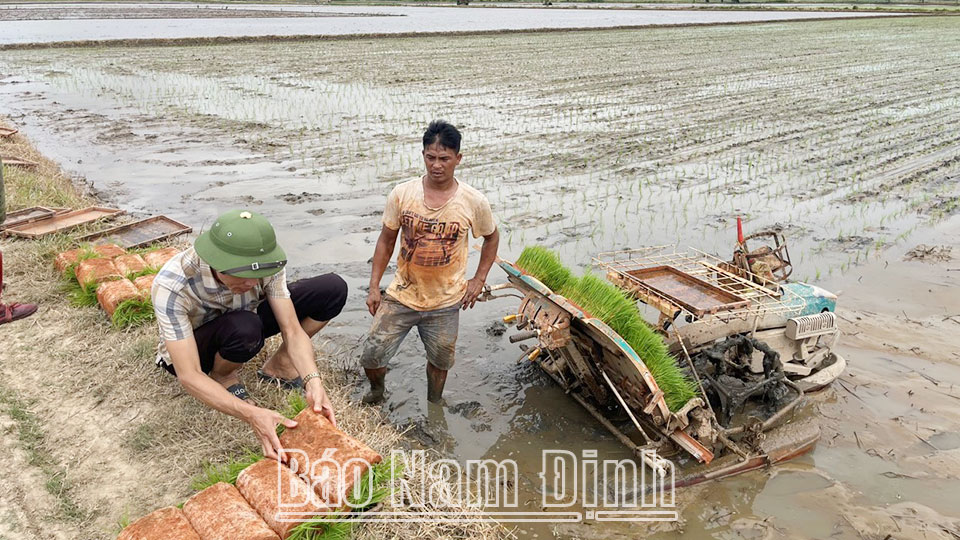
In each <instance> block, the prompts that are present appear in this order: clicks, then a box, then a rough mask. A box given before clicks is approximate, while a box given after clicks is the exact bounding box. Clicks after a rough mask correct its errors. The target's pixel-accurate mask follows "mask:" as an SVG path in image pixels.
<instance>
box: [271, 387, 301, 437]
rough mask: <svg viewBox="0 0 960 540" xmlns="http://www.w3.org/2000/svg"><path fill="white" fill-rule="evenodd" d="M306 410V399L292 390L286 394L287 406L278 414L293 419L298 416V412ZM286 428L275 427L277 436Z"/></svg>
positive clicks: (282, 426)
mask: <svg viewBox="0 0 960 540" xmlns="http://www.w3.org/2000/svg"><path fill="white" fill-rule="evenodd" d="M306 408H307V398H306V397H305V396H304V395H303V394H302V393H300V391H299V390H293V391H291V392H290V393H288V394H287V406H286V407H284V409H283V410H282V411H280V414H282V415H284V416H286V417H287V418H293V417H294V416H296V415H298V414H300V411H302V410H304V409H306ZM284 429H286V427H285V426H284V425H283V424H278V425H277V435H278V436H279V435H280V434H281V433H283V431H284Z"/></svg>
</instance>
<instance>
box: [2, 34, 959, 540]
mask: <svg viewBox="0 0 960 540" xmlns="http://www.w3.org/2000/svg"><path fill="white" fill-rule="evenodd" d="M951 25H952V21H946V20H942V19H923V20H906V19H901V20H891V21H850V22H818V23H807V24H805V25H803V26H802V27H801V26H797V25H768V26H762V27H759V26H758V27H750V28H736V29H734V28H701V29H683V30H669V31H668V30H650V31H639V32H637V31H634V32H625V31H624V32H603V33H589V32H584V33H577V34H564V35H559V34H555V35H549V34H543V35H540V34H530V35H522V36H509V35H504V36H497V37H469V38H458V41H457V43H458V50H455V51H449V52H448V53H447V54H444V55H440V56H439V57H438V56H437V55H436V54H435V51H436V50H437V49H438V48H439V47H441V45H442V44H443V42H444V41H443V39H439V38H427V39H416V40H410V39H377V40H364V41H362V43H324V44H283V45H276V46H265V45H256V46H254V45H247V46H231V47H208V48H204V49H203V50H202V51H200V50H198V49H196V48H189V47H183V48H164V49H124V53H125V55H124V56H125V59H124V61H123V62H118V61H117V60H116V52H115V51H109V50H97V49H78V50H72V51H44V52H42V53H37V52H36V51H30V52H29V53H28V52H11V53H9V54H6V53H5V54H4V56H3V57H2V58H0V73H2V78H0V96H2V99H0V114H5V115H8V116H10V117H12V118H13V119H14V121H15V123H17V124H18V125H20V127H21V128H22V130H23V131H24V132H25V133H26V134H28V135H29V136H30V137H31V138H33V139H34V140H36V141H37V143H38V145H39V146H40V147H41V149H42V150H44V151H45V152H46V153H48V154H49V155H51V156H53V157H55V158H56V159H57V160H58V161H60V162H61V163H62V164H63V165H64V166H65V167H66V168H67V169H68V170H71V171H73V172H74V173H76V174H77V175H78V176H82V177H85V178H86V180H87V181H89V182H92V183H93V185H94V186H95V187H96V188H97V189H99V190H100V192H101V193H102V194H104V196H105V197H106V198H107V200H108V201H109V202H111V203H114V204H117V205H120V206H123V207H124V208H128V209H130V210H132V211H134V212H140V213H165V214H168V215H170V216H171V217H174V218H176V219H179V220H182V221H184V222H186V223H188V224H191V225H192V226H194V228H195V229H197V230H199V229H201V228H202V227H204V226H205V225H209V223H210V221H211V220H212V218H213V217H215V216H216V215H217V214H218V213H219V212H221V211H223V210H224V209H226V208H229V207H233V206H240V205H254V207H255V208H256V209H257V211H260V212H262V213H264V214H266V215H268V216H269V217H270V218H271V220H272V221H273V222H274V224H275V225H276V226H277V228H278V230H279V232H280V236H281V239H282V242H283V244H284V246H285V248H286V249H287V252H288V254H289V255H290V258H291V267H290V272H291V274H292V276H293V277H294V278H296V277H303V276H308V275H312V274H316V273H320V272H326V271H336V272H338V273H340V274H342V275H343V276H344V277H345V279H347V281H348V283H349V285H350V287H351V293H350V297H349V299H348V303H347V307H346V310H345V312H344V313H343V314H342V315H341V316H340V317H338V319H336V320H335V321H334V322H333V323H331V325H330V328H329V329H328V330H329V337H330V338H331V339H332V340H335V341H336V342H337V343H339V344H341V346H342V347H344V348H345V349H346V350H348V351H351V352H350V353H349V354H352V355H353V356H352V358H354V359H355V356H356V352H357V351H356V347H358V345H359V343H360V342H361V340H362V339H363V335H364V333H365V332H366V330H367V328H368V327H369V322H370V318H369V315H368V314H367V312H366V308H365V306H364V304H363V301H364V298H365V296H366V293H365V286H366V282H367V279H368V275H369V274H368V272H369V259H370V257H371V255H372V253H373V244H374V242H375V240H376V234H377V231H378V230H379V215H380V212H381V211H382V207H383V203H384V199H385V197H386V194H387V193H388V192H389V189H390V188H391V187H392V186H393V185H394V184H395V183H396V182H398V181H400V180H403V179H407V178H410V177H413V176H415V175H417V174H419V173H420V169H421V165H420V162H419V154H418V151H419V148H418V145H419V134H420V132H421V131H422V129H423V125H424V123H425V122H426V121H427V120H428V119H431V118H434V117H439V116H443V117H447V118H449V119H450V120H452V121H454V122H455V123H457V124H458V125H460V126H461V128H462V129H463V130H464V134H465V140H464V153H465V159H464V163H463V165H462V166H461V168H460V169H459V175H460V178H461V179H462V180H464V181H466V182H468V183H470V184H471V185H473V186H475V187H477V188H478V189H481V191H483V192H484V193H486V194H487V195H488V197H489V198H490V200H491V202H492V204H493V207H494V210H495V213H496V215H497V217H498V222H499V226H500V229H501V233H502V241H501V256H503V257H505V258H508V259H512V258H514V257H516V256H517V255H518V254H519V252H520V250H521V249H522V248H523V246H524V245H527V244H531V243H542V244H545V245H548V246H550V247H553V248H555V249H557V250H558V251H559V252H560V253H561V255H562V257H563V258H564V259H565V260H567V261H569V262H570V263H571V266H581V267H585V266H588V265H589V260H590V259H589V258H590V256H592V255H593V254H595V253H597V252H600V251H607V250H614V249H623V248H628V247H637V246H640V245H649V244H670V243H676V242H678V241H679V242H680V243H681V244H683V245H686V244H689V245H694V246H696V247H699V248H702V249H705V250H708V251H715V252H717V253H719V254H721V255H723V256H726V255H727V254H728V252H729V249H730V246H731V245H732V241H733V238H735V230H734V228H733V227H734V225H733V223H734V219H735V217H736V215H738V214H739V215H743V216H745V218H746V226H747V232H748V233H749V232H754V231H756V230H759V229H760V228H762V227H764V226H773V225H777V224H779V225H781V226H785V227H787V228H788V230H789V231H790V232H789V234H790V241H791V253H792V255H793V258H794V264H795V266H796V273H795V276H796V277H798V278H800V279H805V280H808V281H811V282H815V283H817V284H819V285H822V286H825V287H826V288H828V289H831V290H834V291H839V290H842V291H843V294H842V295H841V300H840V305H841V308H842V309H841V311H840V315H841V317H842V320H843V321H844V322H843V328H844V331H845V332H846V333H847V335H846V336H845V337H844V338H843V346H842V348H841V353H842V354H844V355H845V356H847V360H848V362H849V369H848V372H847V374H845V375H844V377H843V379H842V380H841V381H840V382H839V383H838V384H836V385H834V386H833V387H832V388H830V389H828V390H826V391H824V392H822V393H820V394H818V395H816V396H811V397H810V400H809V405H808V406H807V407H806V408H805V409H804V410H803V412H802V414H803V415H807V416H816V417H822V428H823V430H824V431H823V437H822V440H821V443H820V445H819V446H818V448H817V449H816V450H815V451H814V452H813V453H812V454H810V455H808V456H806V457H803V458H801V459H799V460H796V461H794V462H792V463H791V464H789V465H786V466H784V467H781V468H778V469H777V470H774V471H760V472H755V473H750V474H747V475H744V476H741V477H738V478H734V479H730V480H726V481H724V482H719V483H715V484H711V485H708V486H704V487H700V488H694V489H692V490H689V491H685V492H684V493H683V494H682V495H681V498H680V504H681V514H682V515H683V517H684V523H683V524H682V526H680V527H678V526H676V525H669V524H660V525H657V526H655V527H649V528H647V527H643V528H642V531H643V532H644V533H649V534H654V533H657V534H660V535H662V536H660V537H662V538H674V537H690V538H705V537H713V538H737V537H747V538H808V537H837V538H873V537H876V538H884V537H885V535H887V534H890V535H891V536H892V537H893V538H912V537H918V538H919V537H923V535H927V536H926V537H928V538H938V537H943V538H949V537H950V536H949V535H950V534H951V532H950V531H954V534H956V532H955V531H957V523H956V522H957V519H958V518H960V515H958V514H957V511H956V509H957V508H960V505H958V504H957V502H958V501H956V500H955V496H956V494H957V493H960V489H958V488H960V481H958V475H960V466H958V464H960V460H958V454H957V452H958V451H960V450H958V449H957V448H956V443H957V442H958V441H957V440H956V438H955V437H952V433H953V432H956V431H957V426H958V415H960V407H958V404H957V399H960V398H958V397H957V396H960V391H958V390H957V389H956V388H954V385H960V370H958V366H960V358H958V357H957V353H956V351H957V349H958V347H957V340H956V335H957V334H956V332H955V329H954V325H956V324H960V323H957V322H956V320H957V319H955V318H953V317H954V316H960V312H957V311H956V309H955V308H956V306H958V305H960V298H957V297H956V294H957V293H956V291H958V290H960V288H958V287H957V285H958V283H957V280H958V279H960V275H958V274H960V273H958V272H952V271H950V269H951V268H953V267H955V266H957V265H956V263H955V262H949V261H936V260H931V261H924V262H919V261H904V260H902V259H903V257H904V255H905V254H906V252H907V251H909V250H910V249H911V248H913V247H914V246H915V245H917V244H920V243H924V244H927V245H947V246H956V245H957V242H956V238H957V236H956V233H957V232H958V231H960V224H958V222H957V219H958V218H957V217H956V208H957V206H956V205H955V204H954V205H952V206H951V204H949V201H956V200H958V197H960V193H958V191H957V189H958V182H957V174H958V163H957V161H956V159H955V158H956V156H957V152H958V150H957V148H958V146H957V145H958V144H960V140H958V139H957V135H956V133H955V129H953V127H954V126H955V125H956V123H957V121H958V120H960V108H958V107H956V104H957V100H958V99H960V76H958V75H960V43H957V42H956V41H955V40H953V41H951V40H948V39H944V35H949V33H948V32H949V31H950V29H951V28H953V27H952V26H951ZM945 32H946V33H945ZM704 43H709V44H710V45H709V47H704V46H702V45H701V44H704ZM358 45H362V46H358ZM930 50H937V51H938V54H937V55H930V53H929V51H930ZM251 58H255V59H257V60H258V61H257V62H252V63H251V62H250V59H251ZM930 88H937V92H935V93H932V92H930ZM851 196H854V197H855V199H851V198H850V197H851ZM937 200H945V201H948V203H947V204H936V205H934V204H933V202H934V201H937ZM954 252H957V250H956V249H954ZM476 259H477V254H476V253H473V254H472V255H471V264H473V265H475V264H476ZM951 264H952V265H953V266H950V265H951ZM388 279H389V276H388V277H387V278H385V279H384V283H383V285H386V284H387V280H388ZM501 279H502V275H501V274H499V270H497V269H494V270H493V271H492V272H491V278H490V281H492V282H499V281H500V280H501ZM515 307H516V304H515V302H514V301H513V300H500V301H497V302H492V303H489V304H485V305H482V306H479V307H478V308H476V309H474V310H472V311H469V312H466V313H465V314H463V317H462V323H461V334H460V339H459V341H458V349H457V351H458V360H457V366H456V367H455V368H454V370H453V371H452V372H451V374H450V379H449V381H448V383H447V384H448V386H447V388H448V390H447V404H446V406H444V407H435V406H428V404H427V402H426V399H425V398H426V396H425V392H426V390H425V381H424V374H423V361H422V358H423V354H424V352H423V347H422V344H421V343H420V341H419V339H417V337H416V336H415V335H414V334H411V335H410V336H409V337H408V339H407V340H406V341H405V343H404V345H403V346H402V347H401V349H400V352H399V354H398V356H397V358H396V360H394V362H393V365H392V369H391V372H390V374H389V375H388V379H387V384H388V390H389V397H388V401H387V403H386V404H385V405H384V411H385V414H386V416H387V418H388V419H389V421H390V422H392V423H394V424H396V425H398V426H409V427H410V428H411V430H412V431H411V434H412V435H414V436H415V438H416V439H417V440H419V441H420V444H422V445H424V446H428V447H430V448H433V449H436V450H437V451H439V452H441V453H443V454H445V455H450V456H453V457H456V458H459V459H475V458H487V457H489V458H502V457H511V458H514V459H516V460H517V461H518V463H519V464H520V465H521V470H522V474H523V478H522V482H521V493H522V497H523V500H524V502H525V503H528V504H529V505H530V506H534V507H535V505H536V504H537V501H538V499H539V493H538V492H537V489H538V488H537V485H538V482H537V479H536V476H535V474H536V472H538V471H539V470H540V468H541V463H540V451H541V450H542V449H545V448H571V447H572V448H575V449H579V448H581V447H584V446H586V445H587V444H589V447H590V448H594V449H596V450H598V452H599V454H600V455H601V456H604V457H605V458H608V459H619V458H627V457H629V454H628V453H627V452H626V451H625V449H624V448H622V447H621V446H619V445H618V444H617V443H616V442H615V441H614V440H612V439H611V437H610V436H609V435H608V434H607V433H606V432H605V431H604V430H603V429H602V427H601V426H599V425H597V423H596V422H595V421H594V420H593V419H592V418H591V417H590V416H589V415H587V413H586V412H584V411H583V410H581V409H580V408H579V407H578V406H577V405H576V403H574V402H572V401H571V400H570V399H569V397H568V396H565V395H564V394H563V392H561V391H560V390H558V389H557V388H556V386H555V385H554V384H553V383H552V381H550V380H549V379H548V378H547V377H545V376H544V375H543V374H542V373H540V372H539V371H538V370H537V369H536V368H534V367H532V366H530V365H520V366H517V365H516V364H515V362H514V361H515V359H516V357H517V356H518V355H519V350H518V349H517V348H516V346H515V345H511V344H509V343H508V342H507V337H508V336H507V334H501V333H500V332H499V328H498V327H497V326H496V325H495V324H492V323H493V322H494V321H496V320H497V319H498V318H499V317H500V316H502V315H504V314H506V313H509V312H511V311H512V310H513V309H515ZM951 310H953V311H951ZM351 348H352V349H351ZM357 371H358V377H359V369H358V370H357ZM361 392H362V391H361V390H358V396H359V393H361ZM358 396H357V397H358ZM944 494H946V495H944ZM639 527H641V526H638V525H636V524H635V525H632V526H630V527H627V526H618V525H610V524H600V523H595V522H590V523H589V524H584V525H562V524H553V525H539V526H527V527H523V528H522V529H521V531H520V533H521V534H522V535H525V536H527V537H532V536H533V535H539V537H548V536H551V535H556V536H559V537H563V538H617V537H623V538H632V537H636V536H637V535H638V530H641V529H640V528H639Z"/></svg>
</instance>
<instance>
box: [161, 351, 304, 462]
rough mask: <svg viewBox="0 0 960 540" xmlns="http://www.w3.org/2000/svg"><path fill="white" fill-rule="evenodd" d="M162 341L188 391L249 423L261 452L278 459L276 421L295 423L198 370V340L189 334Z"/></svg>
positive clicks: (223, 411)
mask: <svg viewBox="0 0 960 540" xmlns="http://www.w3.org/2000/svg"><path fill="white" fill-rule="evenodd" d="M164 343H165V344H166V346H167V352H169V353H170V360H171V361H172V362H173V368H174V369H175V370H176V372H177V379H178V380H179V381H180V384H182V385H183V388H184V389H185V390H186V391H187V393H188V394H190V395H191V396H193V397H195V398H197V399H199V400H200V401H202V402H203V403H205V404H207V405H208V406H210V407H212V408H214V409H216V410H218V411H220V412H222V413H225V414H229V415H230V416H233V417H235V418H239V419H240V420H243V421H244V422H246V423H248V424H250V427H252V428H253V431H254V433H256V435H257V438H258V439H260V445H261V446H262V447H263V455H264V456H266V457H268V458H273V459H279V451H280V450H281V446H280V439H279V438H277V424H281V423H282V424H283V425H284V426H286V427H288V428H294V427H296V426H297V423H296V422H294V421H293V420H290V419H289V418H284V417H283V415H281V414H278V413H276V412H274V411H271V410H269V409H263V408H260V407H257V406H256V405H253V404H251V403H247V402H246V401H243V400H242V399H240V398H238V397H237V396H234V395H233V394H231V393H230V392H227V390H226V389H225V388H224V387H223V386H221V385H220V383H218V382H217V381H215V380H213V379H211V378H210V377H209V376H208V375H207V374H205V373H204V372H203V371H201V370H200V355H199V354H198V353H197V342H196V340H195V339H194V337H193V336H192V335H191V336H189V337H187V338H185V339H180V340H176V341H173V340H165V341H164Z"/></svg>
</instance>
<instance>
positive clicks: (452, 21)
mask: <svg viewBox="0 0 960 540" xmlns="http://www.w3.org/2000/svg"><path fill="white" fill-rule="evenodd" d="M98 5H100V4H83V5H81V6H71V4H58V5H57V6H46V7H45V9H55V10H65V11H69V10H70V9H71V8H72V7H82V8H83V9H84V10H87V11H90V12H93V11H95V8H96V7H97V6H98ZM102 6H103V7H105V8H107V7H110V9H109V12H107V11H105V13H104V15H103V17H102V18H95V15H93V14H91V15H89V16H87V17H85V18H84V19H83V20H23V21H14V22H3V23H0V24H2V25H3V26H2V29H3V31H2V32H0V44H3V43H43V42H53V41H84V40H103V39H143V38H171V39H173V38H189V37H217V36H224V37H225V36H294V35H312V36H317V35H345V34H398V33H410V32H465V31H483V30H521V29H532V28H604V27H611V26H646V25H663V24H705V23H733V22H747V21H781V20H795V19H800V20H805V19H818V18H824V17H857V16H863V15H858V14H855V13H799V12H794V13H772V12H764V11H737V12H730V13H726V12H704V11H660V12H657V11H639V10H634V9H631V10H623V9H621V10H614V9H609V10H580V11H572V10H556V9H511V8H497V9H484V8H456V9H451V8H444V7H391V6H376V7H364V6H345V7H331V6H284V8H283V9H284V10H286V11H295V12H310V13H315V14H317V15H318V16H320V15H325V16H327V17H325V18H316V19H310V18H302V17H296V18H283V17H277V16H276V15H275V14H274V13H272V11H273V10H275V6H256V5H250V6H248V5H244V6H243V9H244V10H256V9H261V10H264V11H271V13H270V15H269V18H268V17H264V18H262V19H258V18H254V17H244V18H236V17H230V18H226V17H225V18H212V17H210V16H209V15H206V14H205V15H204V17H203V18H202V19H191V18H188V16H189V15H187V16H184V14H182V13H177V14H173V11H171V13H172V14H171V16H170V18H167V19H162V20H152V19H157V18H158V15H157V14H156V13H155V12H156V11H157V10H159V9H163V6H162V5H156V4H143V5H138V4H129V5H126V4H125V5H123V8H125V9H129V10H130V14H129V16H123V15H122V13H121V12H122V10H121V9H117V8H116V5H111V4H103V5H102ZM145 6H146V7H150V8H152V9H153V12H151V13H150V15H149V18H146V17H144V18H138V17H137V14H136V13H137V10H138V9H140V8H142V7H145ZM204 6H205V7H206V8H219V7H224V6H218V5H217V4H204ZM225 7H227V8H228V9H229V8H230V7H231V6H225ZM232 7H236V6H232ZM30 8H31V9H33V10H35V9H37V8H36V6H30ZM4 9H10V10H15V9H16V5H15V4H14V5H7V6H4ZM167 9H171V10H177V11H178V12H179V11H180V10H179V9H177V8H176V7H175V6H167ZM875 15H877V14H871V15H868V16H875ZM118 17H123V18H125V20H124V23H123V24H116V23H115V22H111V21H110V20H109V19H114V18H118ZM0 20H3V19H2V13H0Z"/></svg>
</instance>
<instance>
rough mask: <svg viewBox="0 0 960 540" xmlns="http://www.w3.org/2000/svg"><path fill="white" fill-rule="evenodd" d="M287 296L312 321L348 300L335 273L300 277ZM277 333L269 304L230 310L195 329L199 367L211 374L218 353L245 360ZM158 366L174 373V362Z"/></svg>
mask: <svg viewBox="0 0 960 540" xmlns="http://www.w3.org/2000/svg"><path fill="white" fill-rule="evenodd" d="M288 288H289V290H290V299H291V300H292V301H293V308H294V310H296V312H297V318H298V319H300V320H303V319H304V318H306V317H310V318H311V319H313V320H315V321H329V320H330V319H332V318H334V317H336V316H337V315H339V314H340V311H341V310H342V309H343V306H344V304H346V302H347V283H346V282H345V281H344V280H343V278H341V277H340V276H338V275H336V274H325V275H322V276H317V277H313V278H308V279H301V280H300V281H296V282H294V283H291V284H290V285H289V287H288ZM279 333H280V324H279V323H278V322H277V318H276V317H275V316H274V314H273V309H272V308H271V307H270V303H269V302H267V301H266V300H264V301H263V302H261V304H260V306H259V307H258V308H257V311H256V312H253V311H230V312H227V313H224V314H223V315H220V316H219V317H217V318H216V319H213V320H212V321H210V322H208V323H206V324H204V325H202V326H200V327H199V328H196V329H194V331H193V337H194V339H196V341H197V353H199V355H200V369H201V370H202V371H203V372H204V373H210V371H211V370H212V369H213V362H214V359H215V357H216V355H217V354H220V356H221V357H223V359H224V360H227V361H229V362H234V363H238V364H240V363H244V362H247V361H249V360H250V359H252V358H253V357H254V356H256V355H257V353H258V352H260V349H262V348H263V343H264V340H266V338H268V337H270V336H275V335H277V334H279ZM157 365H159V366H160V367H162V368H164V369H166V370H167V371H168V372H170V374H172V375H176V374H177V372H176V371H175V370H174V369H173V365H171V364H168V363H166V362H165V361H163V359H162V358H158V359H157Z"/></svg>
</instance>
